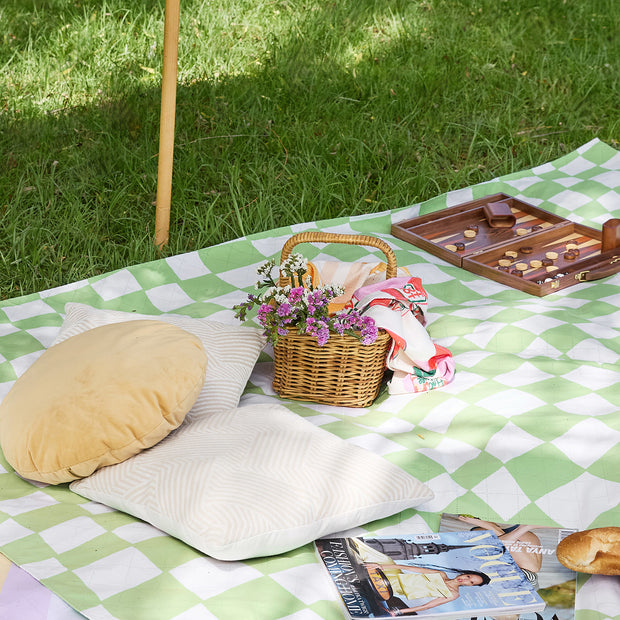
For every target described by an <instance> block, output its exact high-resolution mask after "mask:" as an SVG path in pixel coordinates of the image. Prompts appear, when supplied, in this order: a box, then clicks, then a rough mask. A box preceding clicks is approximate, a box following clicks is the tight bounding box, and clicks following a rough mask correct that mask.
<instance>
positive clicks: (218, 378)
mask: <svg viewBox="0 0 620 620" xmlns="http://www.w3.org/2000/svg"><path fill="white" fill-rule="evenodd" d="M144 319H157V320H158V321H163V322H165V323H169V324H171V325H176V326H177V327H180V328H182V329H184V330H185V331H187V332H189V333H191V334H194V335H195V336H197V337H198V338H200V341H201V342H202V346H203V347H204V350H205V351H206V353H207V357H208V358H209V364H208V367H207V374H206V377H205V382H204V386H203V388H202V391H201V392H200V394H199V395H198V399H197V400H196V402H195V403H194V406H193V407H192V409H191V411H190V412H189V413H188V418H189V419H193V418H197V417H200V416H203V415H206V414H208V413H213V412H215V411H222V410H223V409H232V408H233V407H236V406H237V405H238V404H239V399H240V398H241V394H242V393H243V390H244V389H245V386H246V384H247V382H248V379H249V378H250V375H251V374H252V370H253V369H254V365H255V364H256V360H257V359H258V356H259V355H260V352H261V351H262V349H263V347H264V346H265V342H266V340H265V337H264V336H263V334H262V331H261V330H260V329H257V328H254V327H245V326H243V327H242V326H240V325H226V324H225V323H220V322H218V321H211V320H209V319H192V318H190V317H186V316H181V315H175V314H161V315H157V316H151V315H148V314H137V313H135V312H121V311H120V310H101V309H99V308H92V307H90V306H87V305H85V304H77V303H68V304H66V306H65V320H64V323H63V325H62V327H61V328H60V332H59V333H58V336H57V337H56V340H55V341H54V342H55V343H58V342H62V341H63V340H66V339H67V338H69V337H71V336H74V335H75V334H79V333H81V332H84V331H86V330H88V329H92V328H94V327H99V326H101V325H107V324H109V323H119V322H121V321H139V320H144Z"/></svg>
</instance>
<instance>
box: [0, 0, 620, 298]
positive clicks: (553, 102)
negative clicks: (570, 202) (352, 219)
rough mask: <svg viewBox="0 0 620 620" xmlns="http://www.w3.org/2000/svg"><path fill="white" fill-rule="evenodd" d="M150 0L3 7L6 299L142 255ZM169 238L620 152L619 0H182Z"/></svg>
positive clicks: (154, 116)
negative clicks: (575, 156)
mask: <svg viewBox="0 0 620 620" xmlns="http://www.w3.org/2000/svg"><path fill="white" fill-rule="evenodd" d="M163 10H164V0H2V2H1V3H0V24H1V26H2V34H0V68H1V71H0V165H1V166H2V173H1V174H0V214H1V219H0V297H1V298H2V299H6V298H9V297H15V296H17V295H22V294H27V293H31V292H34V291H37V290H41V289H46V288H50V287H53V286H57V285H61V284H66V283H68V282H72V281H74V280H77V279H81V278H85V277H89V276H93V275H96V274H100V273H103V272H106V271H109V270H112V269H116V268H119V267H123V266H126V265H130V264H135V263H139V262H144V261H147V260H151V259H154V258H157V257H158V253H157V251H156V249H155V247H154V244H153V234H154V222H155V206H154V204H155V191H156V183H157V149H158V133H159V104H160V83H161V64H162V59H161V52H162V40H163ZM181 12H182V14H181V35H180V44H179V88H178V93H177V121H176V127H177V132H176V151H175V168H174V179H173V195H172V215H171V229H170V244H169V246H168V247H167V248H166V249H165V250H164V255H168V254H177V253H180V252H186V251H190V250H194V249H197V248H201V247H205V246H208V245H212V244H215V243H219V242H222V241H226V240H228V239H232V238H236V237H239V236H241V235H245V234H249V233H252V232H256V231H259V230H265V229H269V228H273V227H276V226H280V225H284V224H290V223H294V222H301V221H310V220H317V219H323V218H331V217H336V216H341V215H353V214H361V213H368V212H376V211H383V210H386V209H390V208H396V207H403V206H406V205H408V204H412V203H415V202H419V201H422V200H425V199H428V198H431V197H433V196H435V195H437V194H439V193H442V192H445V191H448V190H452V189H456V188H459V187H464V186H467V185H471V184H473V183H478V182H480V181H484V180H487V179H491V178H493V177H495V176H498V175H501V174H506V173H509V172H512V171H516V170H519V169H522V168H526V167H530V166H533V165H536V164H540V163H543V162H545V161H548V160H549V159H552V158H555V157H558V156H560V155H561V154H562V153H565V152H567V151H570V150H572V149H574V148H576V147H578V146H580V145H581V144H583V143H584V142H587V141H588V140H590V139H592V138H593V137H599V138H600V139H601V140H603V141H605V142H607V143H608V144H610V145H612V146H615V147H620V114H619V110H618V102H619V100H620V61H619V59H620V33H619V28H620V26H619V24H620V2H618V0H538V1H534V0H509V1H508V0H477V1H473V0H428V1H419V0H339V1H333V2H332V1H329V2H328V1H324V0H323V1H320V0H305V1H304V2H302V1H298V0H270V1H264V0H251V1H250V0H236V1H234V2H233V1H231V0H219V1H217V2H216V1H215V0H182V2H181Z"/></svg>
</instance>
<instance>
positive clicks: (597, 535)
mask: <svg viewBox="0 0 620 620" xmlns="http://www.w3.org/2000/svg"><path fill="white" fill-rule="evenodd" d="M556 553H557V557H558V560H559V561H560V562H562V564H564V566H566V568H570V569H571V570H574V571H577V572H580V573H593V574H597V575H620V527H599V528H595V529H593V530H585V531H583V532H575V533H574V534H570V535H569V536H567V537H566V538H565V539H564V540H562V541H560V544H559V545H558V547H557V552H556Z"/></svg>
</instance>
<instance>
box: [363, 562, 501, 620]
mask: <svg viewBox="0 0 620 620" xmlns="http://www.w3.org/2000/svg"><path fill="white" fill-rule="evenodd" d="M365 566H366V568H369V569H372V568H375V569H380V570H381V571H382V572H383V573H384V574H385V576H386V577H387V579H388V581H390V584H391V585H392V589H393V590H395V591H396V592H399V591H402V590H403V585H405V586H406V594H407V596H406V598H407V600H412V599H413V600H415V599H423V598H430V600H428V601H427V602H425V603H423V604H421V605H416V606H415V607H406V606H402V607H401V605H403V602H402V601H401V600H400V599H399V598H398V597H396V596H393V597H392V598H391V599H390V600H389V601H388V605H389V604H390V603H395V605H394V606H397V607H398V609H396V610H395V609H392V610H389V611H388V613H390V615H392V616H403V615H409V614H415V613H417V612H418V611H424V610H426V609H432V608H433V607H438V606H439V605H444V604H445V603H449V602H450V601H454V600H455V599H457V598H458V597H459V596H460V593H459V588H461V587H462V586H484V585H486V584H488V583H489V582H490V581H491V579H490V577H489V576H488V575H486V574H484V573H480V572H477V571H467V572H460V573H458V574H457V576H456V577H448V575H447V573H445V572H444V571H442V570H436V569H434V568H426V567H422V566H412V565H409V564H377V563H374V562H372V563H370V562H367V563H365ZM403 573H404V575H403ZM403 582H404V584H403Z"/></svg>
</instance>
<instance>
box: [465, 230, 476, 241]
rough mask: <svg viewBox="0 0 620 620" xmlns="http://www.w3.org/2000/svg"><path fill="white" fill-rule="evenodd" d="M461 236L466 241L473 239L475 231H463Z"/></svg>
mask: <svg viewBox="0 0 620 620" xmlns="http://www.w3.org/2000/svg"><path fill="white" fill-rule="evenodd" d="M463 236H464V237H466V238H467V239H473V238H474V237H475V236H476V231H475V230H464V231H463Z"/></svg>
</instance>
